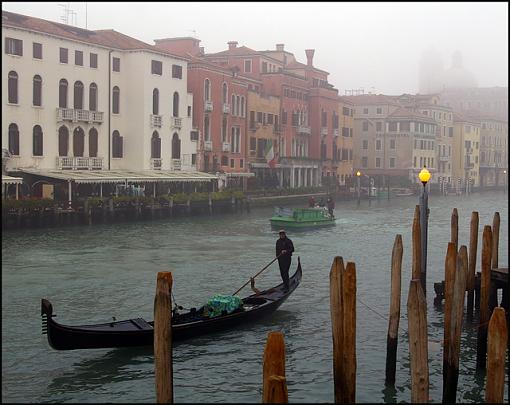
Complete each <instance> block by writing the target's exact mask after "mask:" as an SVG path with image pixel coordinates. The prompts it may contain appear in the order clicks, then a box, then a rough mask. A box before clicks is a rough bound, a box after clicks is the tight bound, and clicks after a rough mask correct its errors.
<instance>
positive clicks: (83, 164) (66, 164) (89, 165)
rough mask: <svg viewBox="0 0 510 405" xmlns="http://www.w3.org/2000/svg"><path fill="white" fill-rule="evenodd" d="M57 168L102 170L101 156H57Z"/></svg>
mask: <svg viewBox="0 0 510 405" xmlns="http://www.w3.org/2000/svg"><path fill="white" fill-rule="evenodd" d="M57 169H61V170H63V169H69V170H102V169H103V158H102V157H74V156H58V157H57Z"/></svg>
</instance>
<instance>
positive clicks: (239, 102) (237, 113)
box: [236, 96, 241, 117]
mask: <svg viewBox="0 0 510 405" xmlns="http://www.w3.org/2000/svg"><path fill="white" fill-rule="evenodd" d="M240 107H241V97H239V96H237V97H236V115H237V116H238V117H240V116H241V115H240V110H241V108H240Z"/></svg>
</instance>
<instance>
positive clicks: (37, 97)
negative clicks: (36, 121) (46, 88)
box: [32, 75, 42, 107]
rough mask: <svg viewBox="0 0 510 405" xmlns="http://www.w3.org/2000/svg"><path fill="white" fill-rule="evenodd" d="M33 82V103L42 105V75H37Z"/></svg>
mask: <svg viewBox="0 0 510 405" xmlns="http://www.w3.org/2000/svg"><path fill="white" fill-rule="evenodd" d="M33 84H34V85H33V99H32V104H33V105H35V106H39V107H40V106H41V105H42V78H41V76H39V75H35V76H34V83H33Z"/></svg>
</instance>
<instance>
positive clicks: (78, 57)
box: [74, 51, 83, 66]
mask: <svg viewBox="0 0 510 405" xmlns="http://www.w3.org/2000/svg"><path fill="white" fill-rule="evenodd" d="M74 64H75V65H76V66H83V51H74Z"/></svg>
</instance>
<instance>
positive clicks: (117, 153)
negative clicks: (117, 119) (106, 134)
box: [112, 130, 124, 158]
mask: <svg viewBox="0 0 510 405" xmlns="http://www.w3.org/2000/svg"><path fill="white" fill-rule="evenodd" d="M123 146H124V145H123V137H122V136H120V134H119V131H117V130H115V131H113V134H112V157H114V158H121V157H122V155H123Z"/></svg>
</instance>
